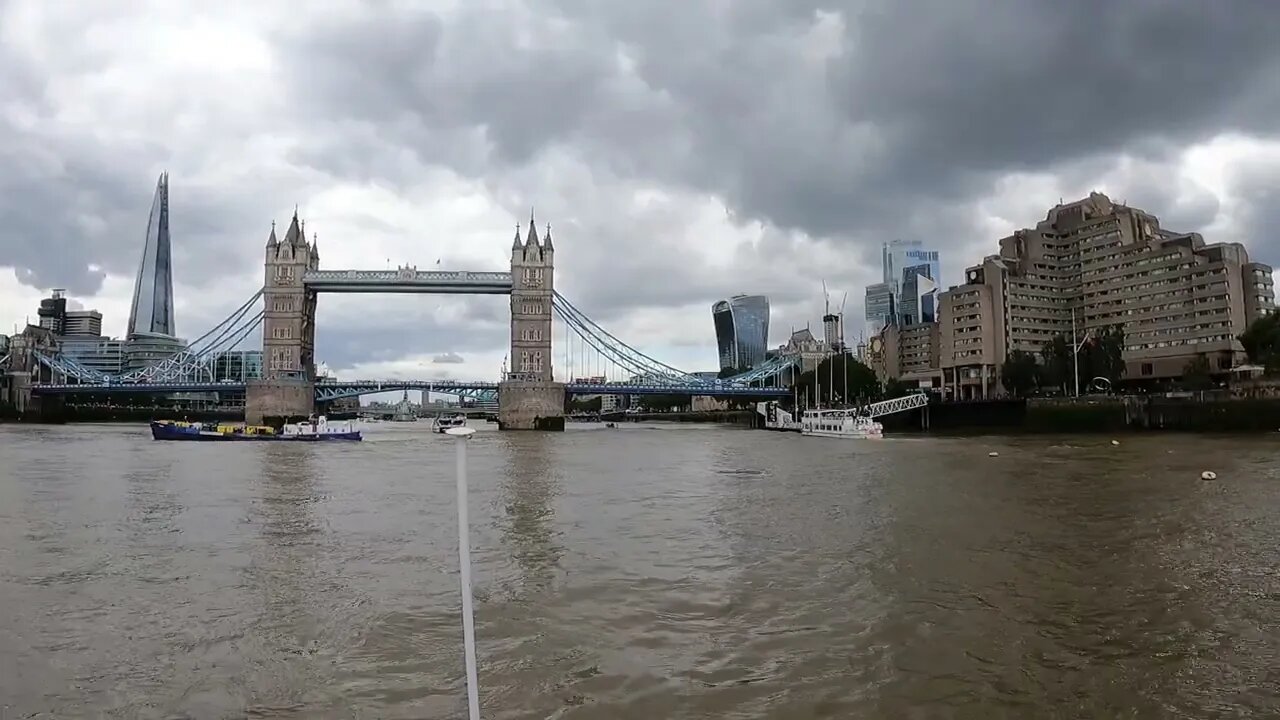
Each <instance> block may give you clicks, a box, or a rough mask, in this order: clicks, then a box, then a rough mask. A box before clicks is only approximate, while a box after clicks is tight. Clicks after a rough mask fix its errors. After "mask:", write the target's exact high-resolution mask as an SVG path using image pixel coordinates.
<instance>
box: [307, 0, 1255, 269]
mask: <svg viewBox="0 0 1280 720" xmlns="http://www.w3.org/2000/svg"><path fill="white" fill-rule="evenodd" d="M819 10H823V11H824V12H827V13H838V14H839V20H838V21H837V20H833V19H832V17H831V16H830V14H828V15H827V16H823V15H821V14H820V13H819V12H818V11H819ZM676 16H679V17H681V18H682V21H681V22H680V23H673V22H671V18H672V17H676ZM511 17H512V19H513V22H511V23H509V24H504V23H501V22H494V20H493V15H492V14H491V13H488V12H485V11H482V10H481V9H479V8H476V9H469V8H467V7H466V6H464V7H463V8H462V9H461V10H459V11H458V12H457V13H456V14H455V15H451V16H450V17H449V18H448V19H447V20H442V19H440V18H437V17H434V16H428V15H415V14H412V13H411V14H408V15H406V16H404V17H403V18H396V17H382V16H380V17H377V18H372V17H371V19H370V20H368V21H367V23H366V24H363V25H361V26H360V27H359V28H357V29H356V30H355V31H354V32H353V34H354V35H355V36H359V37H367V38H370V39H371V40H372V42H370V43H368V44H367V45H361V48H362V51H361V52H360V53H354V52H349V53H347V54H345V55H344V54H342V50H343V48H344V43H348V44H346V45H345V47H346V49H347V50H350V49H351V48H352V47H354V45H353V44H350V43H351V42H352V41H350V40H349V37H350V36H347V37H348V39H347V40H343V41H341V42H339V41H336V40H333V39H331V38H327V37H326V36H325V35H324V34H323V33H320V34H318V35H316V36H315V38H314V39H313V40H311V41H309V42H312V43H314V46H306V47H303V48H300V49H299V52H298V53H297V54H296V58H297V61H298V62H297V63H296V64H295V66H296V67H298V68H310V70H307V71H305V72H304V71H302V70H300V72H304V74H303V75H302V77H306V78H308V79H309V80H310V81H311V82H309V83H307V84H305V85H304V87H307V88H311V89H312V90H308V91H305V92H306V94H307V95H308V97H309V99H310V100H311V101H312V102H313V103H315V106H316V107H325V108H329V109H330V110H336V111H338V112H345V113H348V114H349V115H350V116H351V117H354V118H358V119H362V120H366V121H372V120H374V119H377V118H385V119H387V120H389V121H391V127H392V128H393V130H395V129H399V130H401V131H402V134H400V135H398V138H399V140H401V141H403V142H405V143H407V144H409V145H410V146H411V147H414V148H415V150H417V151H418V152H419V153H420V154H421V156H422V157H423V158H424V160H425V161H428V162H446V163H453V166H454V167H455V169H457V170H458V171H459V172H464V173H466V172H468V171H469V170H472V169H473V166H474V163H475V161H476V158H475V156H474V154H468V156H467V159H466V161H465V162H463V161H459V159H458V158H457V157H454V156H452V155H451V153H449V152H442V151H441V149H440V147H439V146H438V145H437V144H436V143H435V142H434V141H433V140H432V139H431V133H430V132H429V131H428V129H429V128H432V129H443V130H445V131H446V132H456V131H457V129H458V128H466V127H471V128H482V129H483V132H484V137H485V138H486V139H487V140H488V141H489V142H490V144H491V151H492V157H491V158H490V163H489V164H488V165H487V167H488V168H490V169H489V170H488V172H490V173H493V172H498V173H501V172H503V171H502V170H496V169H494V168H501V167H508V166H513V165H514V166H518V165H521V164H523V163H527V162H530V161H531V159H532V158H534V157H535V156H537V154H538V151H539V150H540V149H542V150H547V149H551V148H556V147H564V146H571V147H573V148H574V149H575V150H576V152H577V153H579V154H580V156H582V157H584V158H586V159H588V161H589V162H590V163H591V164H592V165H593V166H594V167H596V168H599V169H604V170H607V172H608V173H612V174H616V175H618V176H619V177H621V178H643V179H646V180H648V181H650V182H658V183H662V184H666V185H668V186H669V187H672V188H688V189H696V190H699V191H705V192H711V193H715V194H718V195H721V196H723V197H726V198H727V199H728V200H729V201H730V202H731V203H732V204H733V206H734V208H735V210H736V211H737V212H739V213H741V215H742V216H743V217H744V218H759V219H763V220H765V221H768V222H770V223H773V224H776V225H778V226H780V227H783V228H795V229H799V230H803V231H805V232H808V233H810V234H813V235H816V236H819V237H832V238H836V239H839V240H841V241H843V242H852V243H855V244H861V245H863V246H864V247H865V246H866V245H870V244H877V243H878V242H880V241H881V240H884V239H886V238H888V237H893V236H899V235H902V234H904V233H903V232H902V228H903V227H904V226H908V225H916V226H928V225H929V224H930V222H929V221H930V218H931V217H933V216H935V215H937V214H938V213H937V211H938V210H939V209H941V210H942V211H943V214H945V213H947V212H951V210H952V208H953V207H955V206H958V205H965V204H969V203H972V202H973V200H974V199H976V198H977V197H980V196H982V195H983V194H985V193H988V192H990V189H991V183H992V182H993V181H994V180H995V179H996V178H998V177H999V176H1001V175H1002V174H1004V173H1007V172H1010V171H1015V170H1047V169H1050V168H1053V167H1055V166H1058V165H1062V164H1064V163H1068V162H1073V161H1081V160H1084V159H1088V158H1103V157H1106V156H1108V155H1111V154H1114V153H1116V152H1119V151H1121V150H1126V149H1127V150H1129V151H1130V152H1133V153H1137V154H1139V155H1142V156H1149V157H1150V156H1154V155H1157V154H1159V153H1161V152H1163V149H1157V148H1166V149H1167V148H1170V147H1181V146H1183V145H1185V144H1186V143H1188V142H1191V141H1195V140H1201V139H1204V138H1207V137H1210V136H1211V135H1213V134H1216V133H1220V132H1223V131H1226V130H1240V131H1247V132H1258V133H1270V132H1274V130H1275V128H1274V124H1273V123H1272V118H1273V117H1274V114H1273V113H1272V112H1271V111H1272V110H1273V109H1274V108H1275V107H1276V104H1277V102H1280V89H1278V87H1277V81H1276V80H1274V79H1272V78H1273V77H1274V76H1275V75H1274V73H1272V70H1273V69H1275V68H1276V67H1277V62H1280V46H1278V45H1276V44H1275V43H1274V42H1273V38H1274V37H1276V36H1277V34H1280V10H1277V9H1276V8H1274V7H1273V6H1272V5H1271V4H1268V3H1245V4H1241V5H1239V6H1231V7H1227V6H1220V5H1213V4H1206V3H1198V2H1189V1H1188V2H1181V3H1178V2H1175V3H1150V2H1139V3H1131V4H1126V5H1124V6H1122V7H1117V6H1114V5H1113V4H1111V3H1102V2H1085V3H1083V4H1080V3H1057V2H1049V1H1048V0H1043V1H1040V2H1025V3H1017V4H1014V5H1012V6H1010V5H1009V4H1007V3H994V2H986V3H979V6H974V5H973V4H963V3H962V4H955V3H945V2H928V1H926V2H897V1H895V2H888V1H883V2H869V3H851V2H850V3H830V2H827V3H805V2H794V3H767V2H742V3H732V4H729V5H725V4H722V3H710V2H687V1H686V2H679V3H676V2H674V1H673V2H655V3H642V4H636V3H622V4H613V5H610V6H608V7H607V8H602V7H601V6H598V5H595V4H587V3H584V2H582V1H581V0H572V1H571V0H562V1H560V2H541V3H539V2H533V3H528V11H527V13H520V12H513V13H511ZM414 18H417V19H416V20H415V19H414ZM824 23H825V24H826V25H828V26H832V27H835V28H836V29H837V30H842V32H838V33H836V36H835V38H834V39H835V40H836V41H838V45H837V46H836V50H837V51H836V52H835V54H833V55H832V56H831V57H829V58H828V59H826V60H825V61H822V62H819V61H814V60H811V59H805V56H806V52H808V51H810V50H812V48H813V46H814V44H815V40H814V38H813V34H814V33H815V32H818V31H819V30H820V29H821V26H822V25H823V24H824ZM833 23H834V25H833ZM392 25H394V26H395V28H394V29H393V28H392V27H391V26H392ZM415 26H416V27H419V28H420V32H419V34H418V35H417V37H418V38H419V41H412V40H408V39H407V38H406V37H405V35H404V33H405V32H406V28H408V29H409V30H407V32H410V33H412V28H413V27H415ZM339 30H340V31H341V32H342V33H343V34H346V33H347V32H348V28H347V27H345V26H344V27H343V28H341V29H338V28H335V29H334V31H335V32H338V31H339ZM386 33H391V34H390V37H391V38H392V39H391V41H389V42H384V41H383V40H382V38H384V36H386ZM521 33H527V34H530V35H531V36H532V37H533V40H534V42H533V45H532V46H531V45H530V44H529V43H528V42H524V40H527V39H528V38H522V37H521ZM319 48H323V49H326V50H332V51H336V52H332V53H330V54H328V55H327V56H326V59H325V60H324V61H323V63H324V64H321V65H316V64H315V63H314V62H313V61H314V59H315V57H316V55H317V53H316V52H315V51H314V50H315V49H319ZM406 57H412V58H415V59H416V60H417V62H415V63H409V65H412V69H411V70H407V69H406V68H407V61H406ZM325 64H335V65H336V64H340V65H342V66H343V67H345V68H347V70H346V71H345V72H347V73H352V74H358V75H359V76H360V77H362V78H364V79H365V82H364V83H362V85H363V86H364V87H361V88H360V89H359V91H358V92H359V95H358V97H359V99H360V101H358V102H351V101H350V100H349V99H346V98H345V97H344V99H343V102H342V103H341V104H340V105H335V104H334V100H335V98H337V97H338V96H340V95H341V94H342V92H343V91H344V90H346V89H348V88H346V85H345V83H343V82H342V81H341V78H342V77H343V76H342V75H341V74H339V75H336V76H335V77H337V78H338V81H337V82H327V81H326V79H325V73H326V72H327V71H326V70H325V69H324V68H325ZM306 73H310V74H306ZM1269 73H1271V74H1269ZM380 101H381V102H380ZM406 114H410V115H412V116H414V117H415V118H416V119H417V121H418V122H417V123H416V124H414V123H409V122H407V121H406V120H405V115H406ZM530 190H531V191H532V189H530ZM607 209H608V208H602V210H607ZM1151 209H1152V210H1153V211H1157V212H1159V211H1160V210H1162V209H1163V208H1151ZM1211 211H1212V208H1210V207H1208V206H1207V205H1203V204H1202V205H1200V206H1198V207H1197V209H1196V211H1195V212H1194V213H1192V214H1191V216H1190V219H1192V220H1199V219H1202V218H1204V217H1206V216H1208V215H1209V214H1210V213H1211ZM606 214H607V213H606V212H601V213H600V215H601V216H605V215H606ZM960 229H961V230H963V228H960ZM611 233H612V235H613V236H614V237H617V238H619V240H618V242H619V243H621V244H625V243H626V242H627V239H624V238H628V239H630V240H639V238H638V235H639V233H638V232H636V231H634V230H633V229H632V228H631V227H628V226H627V225H622V226H614V227H613V228H611ZM952 235H953V236H952V237H947V236H943V237H942V238H941V240H942V241H943V242H944V243H948V244H953V246H954V247H956V248H960V247H963V244H962V239H961V238H957V237H954V235H955V234H954V233H953V234H952ZM972 239H973V238H964V239H963V240H970V241H971V240H972ZM944 249H947V248H945V247H944ZM976 259H977V258H974V260H976ZM620 283H627V280H626V278H613V279H612V280H611V287H612V288H613V289H614V290H615V291H618V290H621V289H622V287H621V286H620ZM633 290H639V291H641V292H643V286H642V285H641V284H640V283H639V282H635V283H630V284H628V285H627V286H626V291H627V292H631V291H633Z"/></svg>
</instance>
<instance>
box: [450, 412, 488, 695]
mask: <svg viewBox="0 0 1280 720" xmlns="http://www.w3.org/2000/svg"><path fill="white" fill-rule="evenodd" d="M475 431H476V430H475V428H469V427H454V428H449V429H448V430H445V433H446V434H448V435H452V436H453V437H454V439H455V443H456V445H457V449H458V565H459V567H460V568H461V570H462V647H463V652H464V654H465V656H466V662H467V710H468V712H469V713H470V718H471V720H480V688H479V687H478V683H477V681H476V624H475V617H474V615H473V612H472V609H471V533H470V530H469V528H468V526H467V438H468V437H470V436H471V434H472V433H474V432H475Z"/></svg>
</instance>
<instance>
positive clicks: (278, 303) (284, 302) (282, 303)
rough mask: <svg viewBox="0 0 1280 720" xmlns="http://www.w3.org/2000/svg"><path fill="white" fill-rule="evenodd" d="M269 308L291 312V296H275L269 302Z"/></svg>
mask: <svg viewBox="0 0 1280 720" xmlns="http://www.w3.org/2000/svg"><path fill="white" fill-rule="evenodd" d="M271 309H272V310H274V311H276V312H293V298H276V299H275V300H273V301H272V303H271Z"/></svg>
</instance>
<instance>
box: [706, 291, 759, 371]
mask: <svg viewBox="0 0 1280 720" xmlns="http://www.w3.org/2000/svg"><path fill="white" fill-rule="evenodd" d="M711 320H712V321H713V322H714V323H715V327H716V346H717V348H718V349H719V351H720V369H721V370H724V369H725V368H737V369H739V370H746V369H748V368H752V367H755V366H756V365H759V364H760V363H762V362H764V358H765V351H766V350H767V349H768V346H769V298H767V297H765V296H764V295H734V296H733V297H731V298H729V299H728V300H721V301H719V302H717V303H715V304H714V305H712V306H711Z"/></svg>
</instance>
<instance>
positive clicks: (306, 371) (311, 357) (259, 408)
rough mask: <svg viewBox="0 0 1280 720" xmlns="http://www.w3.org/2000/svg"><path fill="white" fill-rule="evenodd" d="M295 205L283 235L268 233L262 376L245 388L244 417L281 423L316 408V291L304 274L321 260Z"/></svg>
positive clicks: (263, 294)
mask: <svg viewBox="0 0 1280 720" xmlns="http://www.w3.org/2000/svg"><path fill="white" fill-rule="evenodd" d="M305 228H306V226H305V224H304V223H302V222H300V221H299V220H298V213H297V211H296V210H295V211H294V213H293V220H292V221H291V222H290V223H289V229H288V230H287V231H286V232H285V236H284V240H283V241H281V240H277V239H276V229H275V225H274V224H273V225H272V226H271V235H270V236H268V237H267V247H266V261H265V265H264V266H265V269H266V270H265V278H264V282H263V290H262V301H263V316H262V379H261V380H258V381H252V382H249V383H248V385H247V387H246V388H245V420H246V421H247V422H250V423H254V424H260V423H267V424H279V423H283V422H289V421H290V420H293V419H298V418H306V417H307V416H308V415H310V414H311V413H312V412H313V411H314V410H315V377H316V368H315V340H316V326H315V319H316V294H315V293H314V292H311V291H309V290H307V288H306V286H305V285H304V284H303V282H302V276H303V274H304V273H306V271H307V270H316V269H318V268H319V266H320V250H319V248H318V247H317V246H316V245H315V244H308V243H307V238H306V232H305Z"/></svg>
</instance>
